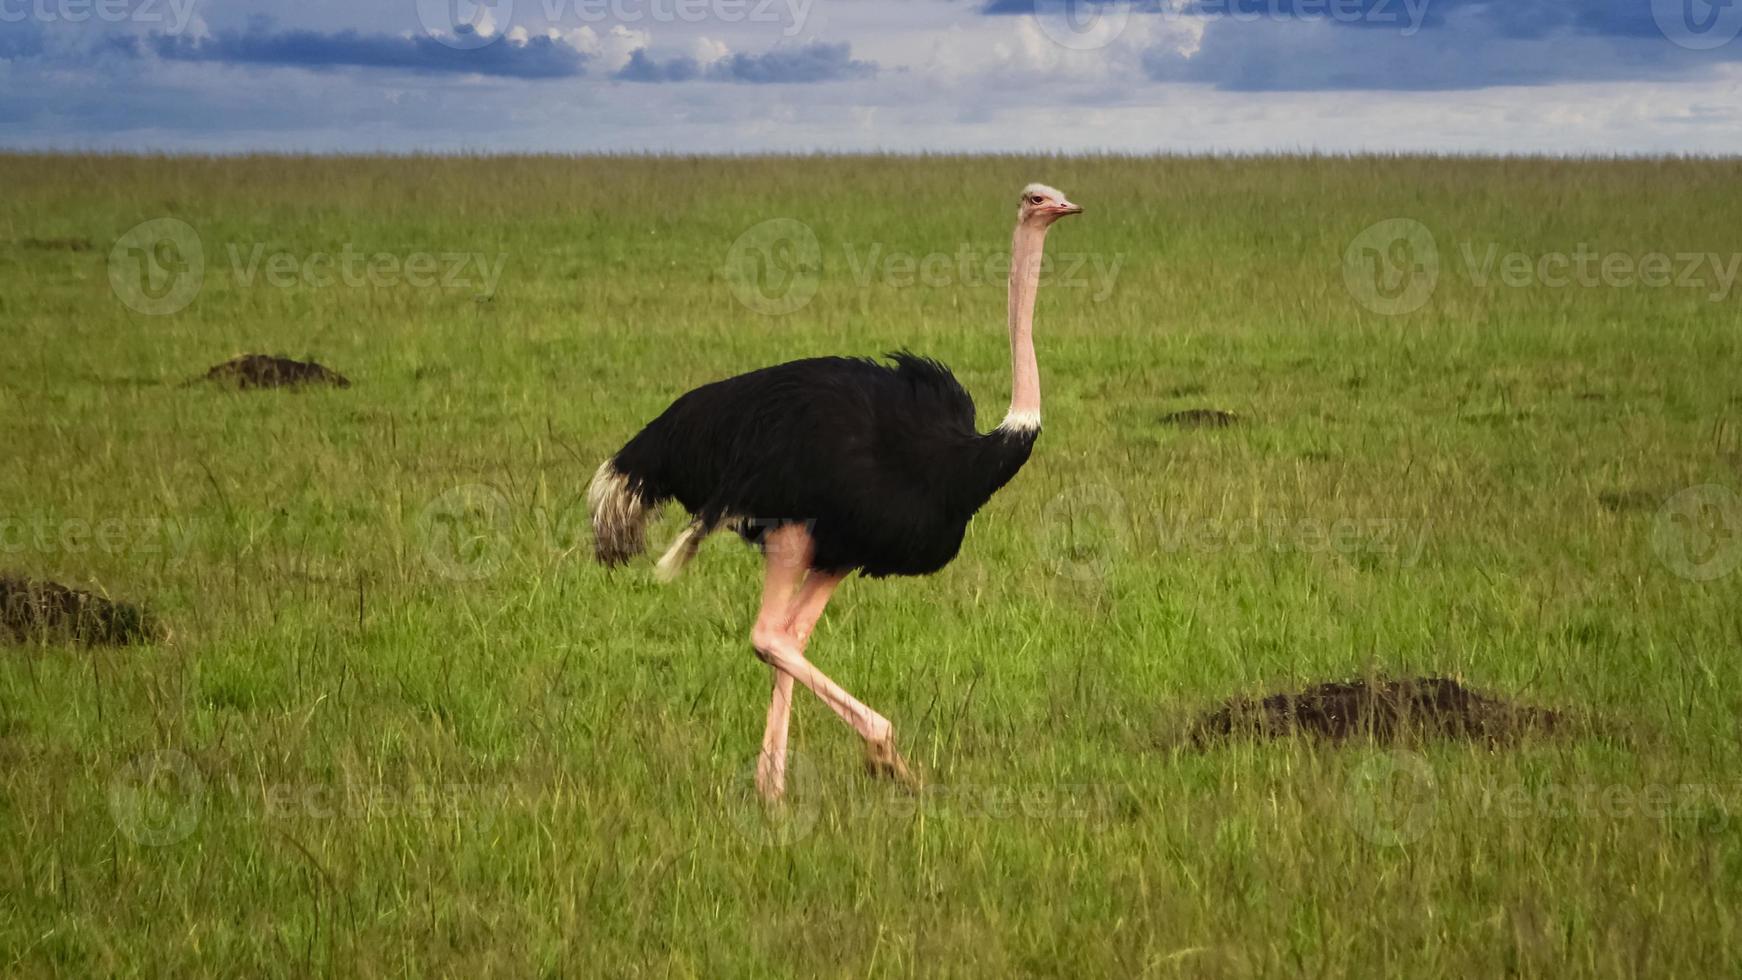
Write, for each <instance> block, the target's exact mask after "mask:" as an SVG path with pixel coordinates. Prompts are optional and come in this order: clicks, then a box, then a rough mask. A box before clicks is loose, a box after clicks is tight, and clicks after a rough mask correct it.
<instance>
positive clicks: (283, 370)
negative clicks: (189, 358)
mask: <svg viewBox="0 0 1742 980" xmlns="http://www.w3.org/2000/svg"><path fill="white" fill-rule="evenodd" d="M199 381H216V382H219V383H222V384H229V385H235V386H236V387H238V388H242V389H249V388H299V387H302V386H303V385H330V386H332V387H335V388H349V387H351V381H350V379H349V378H346V377H345V376H344V375H342V374H340V373H339V372H337V371H334V370H332V369H331V368H328V367H324V366H322V365H320V364H316V363H315V362H313V361H293V360H291V359H290V358H288V357H271V356H268V355H266V354H243V355H241V356H240V357H233V358H231V359H230V360H228V361H225V362H224V363H222V364H220V365H218V366H217V367H214V368H212V369H211V370H210V371H207V372H206V373H205V375H203V376H202V377H198V378H195V379H194V382H199ZM190 383H192V382H190Z"/></svg>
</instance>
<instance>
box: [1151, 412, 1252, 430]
mask: <svg viewBox="0 0 1742 980" xmlns="http://www.w3.org/2000/svg"><path fill="white" fill-rule="evenodd" d="M1239 421H1240V416H1238V415H1235V414H1234V413H1233V412H1224V411H1222V410H1221V409H1219V408H1188V409H1186V410H1185V411H1183V412H1169V413H1167V414H1166V415H1163V416H1162V417H1161V424H1163V425H1174V426H1178V427H1180V428H1182V429H1220V428H1225V427H1226V426H1230V425H1233V424H1235V423H1236V422H1239Z"/></svg>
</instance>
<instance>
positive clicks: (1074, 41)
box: [0, 0, 1742, 153]
mask: <svg viewBox="0 0 1742 980" xmlns="http://www.w3.org/2000/svg"><path fill="white" fill-rule="evenodd" d="M1739 34H1742V0H1625V2H1624V0H493V2H490V3H478V2H475V0H355V2H345V0H306V2H301V3H297V4H294V5H292V4H288V3H282V2H281V3H278V4H272V3H266V2H263V0H0V146H4V147H11V148H38V149H42V148H92V149H126V150H166V151H207V152H231V151H244V150H281V151H316V152H372V151H381V150H386V151H417V150H430V151H448V150H474V151H500V152H509V151H559V152H575V151H589V150H674V151H692V152H693V151H700V152H753V151H761V150H775V151H807V150H895V151H911V150H964V151H973V150H1066V151H1086V150H1120V151H1156V150H1171V151H1191V152H1214V151H1269V150H1275V151H1294V150H1322V151H1331V152H1343V151H1362V150H1376V151H1397V150H1422V151H1449V152H1469V153H1479V152H1546V153H1591V152H1596V153H1658V152H1686V153H1742V38H1739V37H1738V35H1739Z"/></svg>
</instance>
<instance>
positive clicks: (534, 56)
mask: <svg viewBox="0 0 1742 980" xmlns="http://www.w3.org/2000/svg"><path fill="white" fill-rule="evenodd" d="M111 43H112V45H113V46H114V47H115V48H116V49H117V50H120V51H123V52H126V53H129V54H134V55H138V54H142V53H144V52H146V51H150V52H151V53H153V54H155V55H157V56H158V57H159V58H163V59H165V60H169V61H199V62H218V63H222V64H231V65H278V66H287V67H294V68H333V67H356V68H389V69H399V70H402V71H415V72H442V73H456V74H476V75H497V76H502V77H507V78H525V79H545V78H569V77H573V76H576V75H579V74H581V73H582V71H583V70H584V69H585V65H586V55H584V54H582V53H581V52H579V51H576V50H575V49H574V48H571V47H569V46H568V45H566V44H563V43H561V42H559V41H553V40H551V39H550V38H546V37H532V38H528V39H526V40H525V41H512V40H508V39H500V38H499V39H497V40H495V41H492V42H490V43H487V44H484V45H482V46H481V47H476V48H471V49H469V50H461V49H459V48H455V47H451V46H449V45H447V44H444V43H442V42H441V41H440V40H438V39H436V38H434V37H430V36H428V35H418V34H413V35H405V36H395V35H392V34H364V33H360V32H357V31H337V32H332V33H325V32H321V31H281V32H271V31H260V30H251V31H244V32H232V33H222V34H217V35H214V36H212V37H208V38H201V39H194V38H190V37H187V36H185V35H172V34H151V35H146V36H144V37H120V38H115V39H113V40H112V42H111Z"/></svg>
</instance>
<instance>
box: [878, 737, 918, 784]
mask: <svg viewBox="0 0 1742 980" xmlns="http://www.w3.org/2000/svg"><path fill="white" fill-rule="evenodd" d="M865 771H866V772H867V773H869V774H870V775H871V776H872V777H874V778H878V779H892V780H894V781H895V782H896V783H897V784H899V785H900V786H901V787H902V788H903V789H907V790H910V791H911V790H917V789H919V779H918V778H916V777H915V776H914V774H913V770H911V769H909V768H907V762H906V760H904V759H902V758H901V753H900V752H897V751H895V736H893V735H886V736H884V737H883V738H879V739H867V740H866V742H865Z"/></svg>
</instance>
